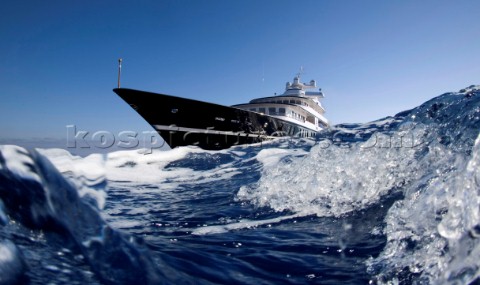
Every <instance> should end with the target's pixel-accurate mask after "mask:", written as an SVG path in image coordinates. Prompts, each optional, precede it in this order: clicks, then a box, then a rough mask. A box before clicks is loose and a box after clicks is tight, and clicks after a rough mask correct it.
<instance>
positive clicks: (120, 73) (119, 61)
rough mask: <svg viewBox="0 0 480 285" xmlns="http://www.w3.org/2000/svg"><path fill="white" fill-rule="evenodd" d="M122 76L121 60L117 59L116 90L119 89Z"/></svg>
mask: <svg viewBox="0 0 480 285" xmlns="http://www.w3.org/2000/svg"><path fill="white" fill-rule="evenodd" d="M121 76H122V59H121V58H119V59H118V88H120V77H121Z"/></svg>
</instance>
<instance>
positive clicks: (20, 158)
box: [0, 145, 41, 183]
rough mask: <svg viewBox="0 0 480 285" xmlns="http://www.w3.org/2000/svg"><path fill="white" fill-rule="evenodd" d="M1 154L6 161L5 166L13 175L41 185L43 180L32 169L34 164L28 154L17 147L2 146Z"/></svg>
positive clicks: (0, 147)
mask: <svg viewBox="0 0 480 285" xmlns="http://www.w3.org/2000/svg"><path fill="white" fill-rule="evenodd" d="M0 152H1V153H2V155H3V157H4V159H5V166H6V168H8V169H9V170H10V171H12V172H13V173H15V174H17V175H19V176H21V177H23V178H26V179H31V180H35V181H37V182H40V183H41V179H40V177H39V176H38V174H37V173H35V172H34V170H33V169H32V167H33V165H35V164H34V162H33V160H32V159H31V158H30V156H28V152H27V151H26V150H25V149H24V148H21V147H19V146H15V145H0Z"/></svg>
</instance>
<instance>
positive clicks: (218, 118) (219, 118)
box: [215, 117, 225, 122]
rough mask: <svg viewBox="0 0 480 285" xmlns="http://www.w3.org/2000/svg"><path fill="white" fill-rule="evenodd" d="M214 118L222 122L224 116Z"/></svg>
mask: <svg viewBox="0 0 480 285" xmlns="http://www.w3.org/2000/svg"><path fill="white" fill-rule="evenodd" d="M215 120H217V121H221V122H223V121H225V118H222V117H215Z"/></svg>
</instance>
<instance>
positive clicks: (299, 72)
mask: <svg viewBox="0 0 480 285" xmlns="http://www.w3.org/2000/svg"><path fill="white" fill-rule="evenodd" d="M304 73H305V72H303V65H302V66H300V71H298V73H297V77H300V75H302V74H304Z"/></svg>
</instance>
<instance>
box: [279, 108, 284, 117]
mask: <svg viewBox="0 0 480 285" xmlns="http://www.w3.org/2000/svg"><path fill="white" fill-rule="evenodd" d="M278 113H279V114H280V115H282V116H285V108H278Z"/></svg>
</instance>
